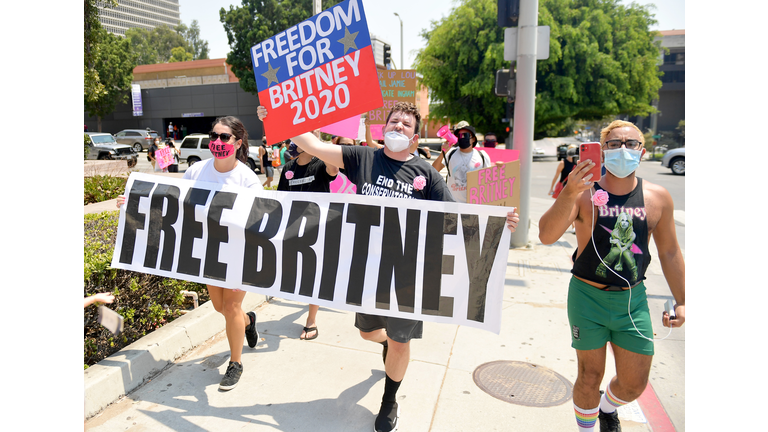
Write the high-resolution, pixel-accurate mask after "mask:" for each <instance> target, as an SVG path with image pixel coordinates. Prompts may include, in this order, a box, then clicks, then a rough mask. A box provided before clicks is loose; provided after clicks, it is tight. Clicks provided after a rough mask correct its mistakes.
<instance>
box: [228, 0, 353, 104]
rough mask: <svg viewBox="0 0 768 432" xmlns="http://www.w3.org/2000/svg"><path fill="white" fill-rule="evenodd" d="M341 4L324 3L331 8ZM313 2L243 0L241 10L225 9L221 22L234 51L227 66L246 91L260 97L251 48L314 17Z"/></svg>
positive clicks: (323, 3) (333, 2)
mask: <svg viewBox="0 0 768 432" xmlns="http://www.w3.org/2000/svg"><path fill="white" fill-rule="evenodd" d="M336 3H338V2H337V1H335V0H323V2H322V8H323V9H327V8H329V7H331V6H333V5H335V4H336ZM312 5H313V1H312V0H293V1H287V0H242V6H241V7H234V6H230V7H229V11H227V10H225V9H224V8H221V10H219V19H220V21H221V23H222V24H223V25H224V30H225V31H226V32H227V41H228V43H229V47H230V52H229V54H227V63H228V64H229V65H231V66H232V72H233V73H234V74H235V76H236V77H237V78H238V79H239V80H240V87H242V89H243V90H245V91H247V92H250V93H252V94H256V93H257V92H258V89H257V87H256V79H255V78H254V75H253V64H252V63H251V47H252V46H254V45H256V44H257V43H259V42H261V41H263V40H264V39H268V38H270V37H272V36H274V35H276V34H278V33H280V32H281V31H283V30H285V29H287V28H289V27H292V26H294V25H296V24H298V23H300V22H302V21H304V20H306V19H307V18H310V17H311V16H312Z"/></svg>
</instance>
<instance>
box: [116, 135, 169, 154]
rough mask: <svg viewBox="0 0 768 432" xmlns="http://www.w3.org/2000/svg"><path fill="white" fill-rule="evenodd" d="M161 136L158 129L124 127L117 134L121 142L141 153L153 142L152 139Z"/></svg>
mask: <svg viewBox="0 0 768 432" xmlns="http://www.w3.org/2000/svg"><path fill="white" fill-rule="evenodd" d="M158 136H160V135H159V134H158V133H157V131H153V130H152V129H124V130H121V131H120V132H118V133H116V134H115V140H117V142H119V143H120V144H127V145H129V146H131V147H133V149H134V150H135V151H136V153H139V152H140V151H142V150H146V149H148V148H149V146H150V145H151V144H152V141H153V140H154V139H155V138H157V137H158ZM160 138H161V139H162V137H160Z"/></svg>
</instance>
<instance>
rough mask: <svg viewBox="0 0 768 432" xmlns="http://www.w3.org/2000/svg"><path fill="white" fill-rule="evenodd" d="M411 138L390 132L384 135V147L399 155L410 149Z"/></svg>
mask: <svg viewBox="0 0 768 432" xmlns="http://www.w3.org/2000/svg"><path fill="white" fill-rule="evenodd" d="M411 138H413V137H411ZM411 138H408V137H407V136H405V135H403V134H401V133H400V132H395V131H390V132H387V133H386V134H385V135H384V145H385V146H387V148H388V149H389V151H391V152H394V153H399V152H401V151H403V150H407V149H408V147H410V145H411Z"/></svg>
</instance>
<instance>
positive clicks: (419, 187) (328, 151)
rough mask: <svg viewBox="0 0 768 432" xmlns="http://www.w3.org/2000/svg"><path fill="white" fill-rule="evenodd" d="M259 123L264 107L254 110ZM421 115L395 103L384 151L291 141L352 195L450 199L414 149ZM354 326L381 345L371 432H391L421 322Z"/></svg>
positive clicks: (368, 318)
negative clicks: (335, 172) (378, 397)
mask: <svg viewBox="0 0 768 432" xmlns="http://www.w3.org/2000/svg"><path fill="white" fill-rule="evenodd" d="M257 112H258V115H259V118H260V119H261V120H262V121H263V120H264V118H265V117H266V116H267V110H266V108H264V107H262V106H260V107H258V109H257ZM420 123H421V114H420V113H419V111H418V109H417V108H416V106H415V105H414V104H412V103H409V102H399V103H397V104H395V105H394V106H393V107H392V109H391V111H390V112H389V114H388V115H387V119H386V123H385V125H384V128H383V130H382V132H383V134H384V147H383V148H380V149H373V148H371V147H368V146H337V145H327V144H324V143H322V142H321V141H320V140H319V139H317V137H316V136H315V135H313V134H311V133H305V134H302V135H299V136H297V137H294V138H292V141H293V142H295V143H296V144H297V145H298V146H299V147H301V148H302V149H303V150H304V151H306V152H308V153H310V154H312V155H314V156H316V157H318V158H319V159H321V160H323V161H324V162H325V163H326V164H331V165H333V166H337V167H339V168H343V169H344V170H345V173H346V176H347V177H348V178H349V180H350V181H351V182H352V183H354V184H355V185H356V186H357V193H358V194H362V195H370V196H381V197H389V198H409V199H427V200H433V201H454V199H453V197H452V195H451V193H450V191H449V190H448V187H447V186H446V184H445V181H443V178H442V177H441V176H440V174H439V173H438V172H437V171H436V170H435V169H434V168H433V167H432V166H431V165H430V164H428V163H427V162H425V161H424V160H423V159H421V158H420V157H418V156H414V154H413V153H414V151H415V150H416V147H417V146H418V142H419V135H418V134H417V133H416V131H418V130H419V125H420ZM518 221H519V216H518V215H517V213H515V212H510V213H508V214H507V227H508V228H509V229H510V231H514V230H515V228H516V227H517V222H518ZM355 327H357V328H358V330H359V331H360V336H361V337H362V338H363V339H365V340H368V341H372V342H377V343H380V344H382V346H383V347H382V356H383V357H384V370H385V372H386V380H385V383H384V396H383V397H382V403H381V408H380V410H379V413H378V415H377V417H376V420H375V424H374V430H375V431H392V430H396V429H397V428H398V427H399V424H398V423H399V420H398V419H399V410H400V409H399V406H398V404H397V401H396V394H397V390H398V388H399V387H400V383H401V382H402V380H403V378H404V377H405V372H406V369H407V368H408V363H409V361H410V341H411V339H421V336H422V328H423V323H422V322H421V321H414V320H409V319H401V318H388V317H384V316H376V315H368V314H361V313H358V314H356V316H355Z"/></svg>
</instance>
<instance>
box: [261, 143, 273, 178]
mask: <svg viewBox="0 0 768 432" xmlns="http://www.w3.org/2000/svg"><path fill="white" fill-rule="evenodd" d="M261 148H263V149H264V156H262V157H261V170H262V171H264V172H266V167H268V166H272V161H271V160H269V152H271V151H272V149H270V148H267V146H265V145H264V144H262V145H261Z"/></svg>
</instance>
